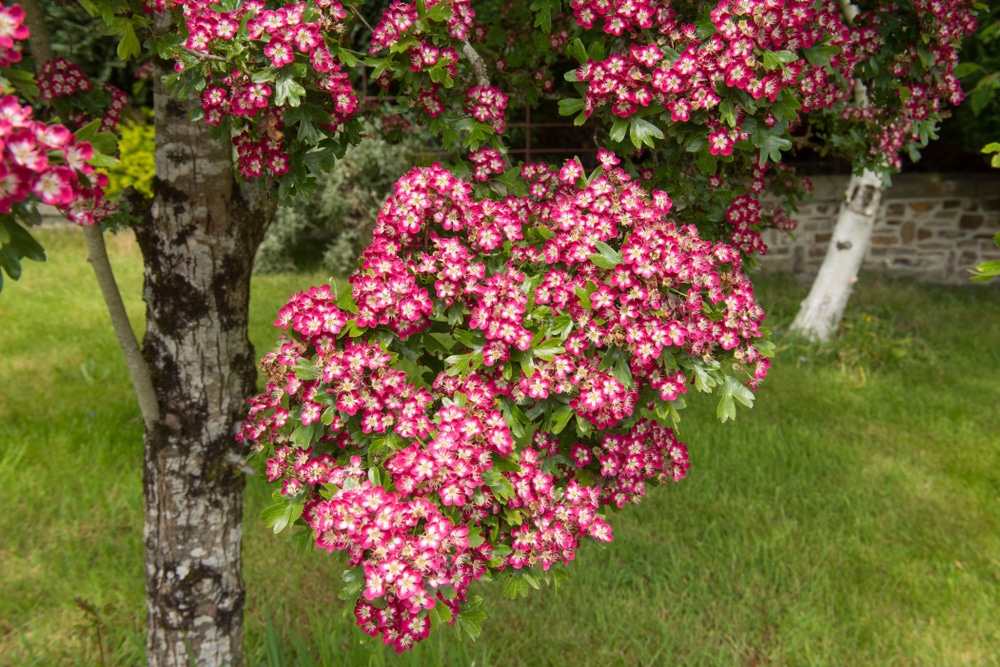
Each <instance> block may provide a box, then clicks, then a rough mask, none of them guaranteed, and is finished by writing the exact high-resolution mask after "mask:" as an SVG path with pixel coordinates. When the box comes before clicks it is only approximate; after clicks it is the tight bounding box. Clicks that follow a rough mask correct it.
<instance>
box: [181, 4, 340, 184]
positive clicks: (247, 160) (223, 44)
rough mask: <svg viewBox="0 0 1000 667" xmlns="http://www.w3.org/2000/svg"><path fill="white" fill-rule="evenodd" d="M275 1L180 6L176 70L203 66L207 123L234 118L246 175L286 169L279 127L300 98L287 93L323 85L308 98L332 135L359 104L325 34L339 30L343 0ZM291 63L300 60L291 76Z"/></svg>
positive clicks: (286, 156) (286, 157) (235, 137)
mask: <svg viewBox="0 0 1000 667" xmlns="http://www.w3.org/2000/svg"><path fill="white" fill-rule="evenodd" d="M272 4H274V3H270V2H266V1H265V0H246V1H245V2H242V3H240V4H239V5H238V8H236V9H233V10H230V11H223V10H221V8H220V7H219V6H218V5H217V4H216V3H214V2H211V1H210V0H197V1H196V2H187V3H184V5H183V9H184V21H185V26H186V28H187V38H186V40H185V41H184V47H185V49H186V50H187V51H186V52H185V53H181V54H179V57H180V61H179V64H178V69H179V71H181V72H183V71H184V69H185V68H191V67H196V66H201V67H204V68H205V70H206V71H205V80H206V82H207V85H206V86H205V88H204V91H203V92H202V94H201V103H202V109H203V111H204V119H205V121H206V122H208V123H210V124H212V125H219V124H221V123H222V121H223V120H225V119H229V120H230V121H231V122H232V123H233V128H234V132H233V142H234V145H236V147H237V152H238V157H239V160H238V165H237V166H238V169H239V171H240V173H241V175H243V176H244V177H245V178H255V177H258V176H261V175H263V174H267V173H270V174H274V175H281V174H284V173H286V172H287V171H288V165H289V148H288V146H289V144H288V143H287V140H286V139H285V138H284V134H283V133H282V132H281V131H280V130H279V129H278V128H279V127H280V126H281V125H282V119H283V115H284V112H285V110H286V109H288V108H289V107H290V106H299V104H300V101H299V97H296V98H295V99H294V100H290V99H289V95H290V94H292V95H296V96H305V95H307V94H308V92H307V91H309V90H317V91H320V92H321V93H322V96H317V98H316V99H315V100H313V99H312V98H310V100H311V104H312V106H313V107H314V108H316V109H317V110H318V109H322V110H323V111H324V112H326V115H327V118H326V122H323V123H319V125H320V126H321V127H322V129H323V130H324V131H326V132H327V133H329V134H331V135H332V134H333V133H335V132H336V131H337V130H338V129H339V128H340V126H341V125H343V124H344V123H345V122H347V121H348V120H349V119H350V118H352V117H353V116H354V114H355V112H356V111H357V109H358V103H359V102H358V97H357V94H356V93H355V91H354V89H353V87H352V86H351V82H350V79H349V77H348V74H347V72H346V71H345V70H344V68H343V66H342V65H341V62H340V61H339V60H338V59H337V58H336V57H335V56H334V52H332V51H331V45H330V44H329V42H328V37H327V36H328V35H336V34H337V33H338V32H339V31H340V30H341V29H342V27H343V23H344V20H345V19H346V18H347V13H346V11H345V10H344V7H343V5H341V4H340V3H339V2H336V0H317V1H316V2H314V3H311V6H310V7H309V8H308V9H307V7H306V4H305V3H301V2H299V3H287V4H280V5H276V6H275V8H270V6H271V5H272ZM237 37H242V38H245V41H243V42H241V43H242V44H243V45H244V46H243V48H241V49H239V50H238V51H236V52H231V42H232V41H233V40H234V39H236V38H237ZM230 59H238V62H230ZM220 63H221V64H220ZM296 63H299V64H301V65H305V67H304V68H302V70H301V72H299V73H296V74H294V75H293V74H292V72H291V69H292V68H293V67H294V66H295V64H296ZM269 68H270V69H269ZM292 76H294V78H295V81H294V83H291V82H290V81H291V77H292ZM323 96H325V97H323ZM265 110H266V112H265Z"/></svg>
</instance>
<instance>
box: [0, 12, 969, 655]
mask: <svg viewBox="0 0 1000 667" xmlns="http://www.w3.org/2000/svg"><path fill="white" fill-rule="evenodd" d="M24 4H25V6H26V7H27V6H30V5H32V4H33V3H28V2H26V3H24ZM82 4H84V6H86V7H88V8H89V9H90V10H91V11H92V12H93V13H94V14H95V15H100V16H101V18H102V19H103V20H104V21H105V23H106V24H107V25H108V26H109V27H110V29H111V30H112V31H114V32H117V33H119V34H120V35H121V43H120V46H119V54H120V55H122V56H123V57H131V56H137V55H139V54H140V51H141V48H140V40H139V36H143V37H144V38H147V41H146V43H147V44H148V45H149V46H150V48H152V49H154V50H155V53H156V55H157V59H156V61H155V62H156V65H155V67H156V70H157V77H156V85H157V89H156V122H157V160H156V164H157V179H156V181H155V183H154V191H155V197H154V199H153V203H152V205H151V206H149V205H142V204H141V203H139V202H132V203H131V206H132V209H131V214H132V215H133V216H135V217H136V218H138V220H139V222H138V223H137V224H136V227H135V228H136V234H137V238H138V240H139V244H140V247H141V248H142V251H143V256H144V260H145V262H146V299H147V309H148V310H147V331H146V336H145V341H144V348H145V351H144V357H145V362H140V363H141V364H143V363H144V364H146V365H148V366H149V367H151V368H152V370H153V371H154V372H153V373H152V374H151V376H152V377H153V380H142V378H141V377H139V378H138V379H136V380H135V381H136V384H137V388H138V387H139V385H142V384H147V385H149V387H150V389H151V394H152V396H153V401H152V406H150V407H148V408H146V407H144V410H143V412H144V417H145V418H146V423H147V431H146V478H145V479H146V482H145V487H146V500H147V518H146V533H145V534H146V545H147V589H148V595H149V612H150V613H149V635H148V639H147V646H148V649H149V660H150V662H151V664H179V663H181V662H187V661H188V659H189V656H193V657H194V659H195V661H196V662H197V663H198V664H224V663H227V662H228V663H237V662H239V661H240V656H241V646H240V644H241V642H242V630H241V628H242V626H241V624H240V616H241V612H242V599H243V593H242V583H241V581H240V579H239V550H238V543H239V525H240V523H239V522H240V515H239V499H240V491H241V490H242V478H241V477H240V476H239V474H238V466H239V463H240V458H241V456H243V455H244V454H245V453H246V452H247V451H249V450H252V451H254V452H257V453H259V454H260V455H261V458H262V459H263V460H264V461H265V463H264V466H265V467H266V471H267V475H268V478H269V479H270V480H271V481H272V482H275V483H280V488H279V489H278V490H277V491H276V493H275V499H276V501H277V502H276V504H275V505H274V506H272V507H270V508H268V510H267V511H266V512H265V518H266V521H267V522H268V524H269V525H271V526H272V527H273V528H274V529H275V531H276V532H277V531H280V530H282V529H284V528H286V527H288V526H290V525H293V524H294V525H297V526H300V528H299V529H298V532H297V533H296V536H297V537H298V538H299V540H300V541H301V542H302V543H303V544H304V545H308V544H310V543H314V544H316V545H317V546H319V547H320V548H323V549H326V550H328V551H331V552H338V551H340V552H344V553H345V554H346V557H347V560H348V562H349V564H350V569H349V570H348V571H347V572H346V573H345V577H344V578H345V583H346V586H345V589H344V592H343V594H342V598H343V599H344V600H345V601H346V602H348V603H349V604H351V605H353V608H354V610H355V613H356V615H357V618H358V622H359V624H360V625H361V626H362V629H363V630H364V631H365V632H367V633H369V634H371V635H375V636H380V637H381V638H382V640H383V641H385V642H386V643H388V644H392V645H393V646H394V647H396V649H397V650H400V651H402V650H405V649H406V648H408V647H410V646H412V645H413V644H414V643H416V642H418V641H420V640H421V639H423V638H424V637H426V636H427V635H428V633H429V632H430V629H431V627H432V626H433V625H448V624H451V625H454V626H455V627H456V629H458V630H459V631H461V632H465V633H466V634H468V635H470V636H472V637H475V636H476V635H477V634H478V633H479V631H480V625H479V624H480V622H481V621H482V619H483V618H484V613H483V612H482V611H481V610H480V609H478V608H477V607H478V605H479V601H478V599H477V598H476V597H475V596H473V595H471V594H470V591H469V587H470V584H471V583H472V582H473V581H476V580H483V579H487V580H494V581H497V582H499V583H501V584H502V585H503V587H504V591H505V593H506V594H508V595H511V596H515V597H516V596H518V595H522V594H524V593H526V592H527V591H528V590H529V588H532V587H536V588H537V587H538V585H539V579H540V578H545V577H549V576H561V574H562V573H563V570H562V568H563V566H564V565H565V564H567V563H568V562H569V561H570V560H572V559H573V558H574V557H575V553H576V550H577V548H578V547H579V545H580V544H581V542H584V541H586V540H597V541H599V542H608V541H610V540H611V536H612V530H611V527H610V525H609V523H608V521H607V517H606V515H605V514H604V510H605V509H606V508H609V507H610V508H620V507H622V506H624V505H625V504H627V503H632V502H635V501H637V500H639V499H640V498H641V497H642V496H643V494H644V493H645V492H646V489H647V488H648V487H649V486H652V485H656V484H659V483H666V482H669V481H676V480H679V479H681V478H682V477H683V476H684V475H685V473H686V471H687V469H688V465H689V463H688V458H687V454H686V449H685V447H684V445H683V444H682V443H681V442H680V441H678V440H677V438H676V436H675V434H674V431H673V427H674V425H675V422H676V421H677V419H678V418H679V412H678V411H679V410H681V409H683V407H684V402H685V398H686V396H688V395H690V394H691V393H697V392H703V393H707V394H714V396H715V397H716V399H717V400H718V411H717V412H718V416H719V417H720V418H721V419H722V420H723V421H726V420H728V419H731V418H734V417H735V404H736V403H737V402H739V403H742V404H744V405H746V406H748V407H749V406H750V405H752V403H753V400H754V390H755V389H756V388H757V386H758V384H759V383H760V381H761V380H762V379H763V378H764V376H765V374H766V372H767V369H768V360H767V355H768V354H769V351H770V345H769V344H768V342H767V332H766V330H765V329H764V328H763V326H762V322H763V319H764V314H763V312H762V310H761V308H760V306H759V305H758V304H757V302H756V300H755V297H754V293H753V288H752V285H751V284H750V283H749V281H748V280H747V278H746V275H745V269H746V268H747V267H748V266H752V265H753V264H754V256H755V255H756V254H758V253H762V252H765V251H766V248H765V247H764V245H763V243H762V242H761V239H760V230H761V229H762V228H763V227H765V226H768V225H774V226H778V227H781V228H786V229H787V228H790V227H791V226H792V223H791V220H790V217H789V210H790V209H791V207H793V206H794V203H795V201H796V200H797V199H798V198H799V197H801V196H802V194H803V190H804V189H803V186H802V184H800V183H799V182H798V181H797V180H796V179H795V178H794V175H793V174H791V173H790V171H789V170H788V169H787V168H784V167H783V166H782V165H781V159H782V155H783V153H784V152H785V151H788V150H790V149H791V148H792V147H793V142H794V141H795V140H797V138H799V137H801V136H803V135H804V134H806V133H807V132H808V133H811V135H812V136H818V137H820V138H822V139H823V140H825V141H826V142H827V143H829V144H830V145H831V146H832V147H833V148H836V149H838V150H844V151H847V152H849V153H851V154H853V155H854V156H855V157H856V159H857V164H858V166H859V168H860V167H864V166H870V167H880V168H889V167H892V166H893V165H894V163H895V156H896V154H897V153H898V152H899V150H901V149H903V148H906V147H908V146H910V145H911V144H912V143H914V142H915V143H917V144H919V143H920V142H921V141H922V140H925V139H926V138H927V137H928V136H930V133H931V131H932V130H933V127H934V123H935V119H936V113H937V111H938V105H939V99H940V98H941V97H942V96H944V97H949V96H952V97H954V95H955V94H957V93H955V90H956V89H955V88H954V87H953V85H954V78H953V76H952V71H951V68H952V66H953V64H954V62H955V48H956V47H957V38H958V37H959V36H960V34H961V32H962V31H965V30H968V29H971V27H972V26H973V24H974V22H973V19H972V8H971V6H970V5H969V4H967V3H963V2H957V1H951V2H945V1H944V0H932V1H931V0H914V1H913V2H895V3H880V2H865V3H859V5H860V6H861V9H862V10H863V11H862V12H861V13H860V14H858V15H857V16H856V17H854V18H853V25H849V19H848V17H847V16H846V15H845V14H844V13H843V8H842V7H841V5H840V4H839V3H835V2H829V1H821V0H720V1H719V2H709V1H686V2H680V1H677V2H664V1H660V2H652V1H650V0H615V1H613V0H572V2H567V3H564V2H562V0H536V1H535V2H532V3H530V4H529V3H505V2H500V1H498V0H496V1H483V2H476V3H472V2H471V1H470V0H438V1H434V0H416V1H414V2H404V1H402V0H395V1H394V2H392V3H391V4H390V5H389V6H388V7H387V8H385V9H384V11H382V12H381V17H380V19H379V20H377V21H374V22H373V23H374V25H372V24H371V23H368V22H367V21H366V20H365V18H364V17H365V12H364V9H365V8H364V7H363V6H362V5H363V3H360V2H337V1H335V0H310V1H308V2H299V3H290V4H286V3H284V2H280V1H275V0H223V1H222V2H219V3H213V2H209V1H208V0H200V1H194V2H185V3H176V2H172V1H171V0H155V1H154V0H147V1H146V2H142V3H139V2H133V3H118V2H115V3H111V2H100V1H97V0H88V1H87V2H84V3H82ZM5 12H6V14H5V17H7V19H6V23H3V22H0V27H2V26H9V28H8V29H7V31H6V32H4V33H3V34H7V35H9V41H10V44H11V46H9V47H7V48H9V49H14V50H16V48H17V47H16V42H17V40H20V39H24V37H25V36H26V35H24V31H23V30H22V29H21V26H22V22H21V20H20V14H19V12H18V10H16V9H14V7H13V6H11V7H10V8H7V9H6V10H5ZM943 28H948V30H949V31H943ZM359 31H360V32H361V33H364V34H367V35H368V37H367V38H366V41H367V46H366V47H365V49H364V51H366V52H363V51H361V50H357V47H356V43H355V42H352V41H351V39H350V36H351V35H355V34H357V33H358V32H359ZM942 35H944V36H943V37H942ZM0 46H3V44H2V43H0ZM37 57H38V56H36V58H37ZM66 67H67V66H64V65H61V64H53V65H51V66H49V68H48V69H47V70H45V71H46V72H49V74H47V75H45V76H54V73H55V72H63V71H65V69H66ZM361 67H365V68H368V70H369V72H370V76H371V78H372V79H374V80H375V81H376V82H377V83H378V84H379V85H380V86H382V87H383V88H384V89H385V90H386V91H388V92H390V93H393V94H395V95H397V96H399V97H400V98H402V99H404V100H408V101H410V102H411V103H412V105H413V106H414V108H415V109H416V111H417V113H418V114H419V115H420V116H421V118H422V119H423V121H424V122H425V123H426V124H427V126H428V127H429V129H430V130H431V131H433V132H435V133H436V134H437V135H438V136H439V137H440V138H441V140H442V142H443V143H444V145H445V146H446V148H447V149H448V150H449V151H451V153H452V161H451V162H450V163H449V164H435V165H432V166H430V167H424V168H419V169H415V170H413V171H411V172H410V173H408V174H405V175H402V177H401V178H400V180H399V181H398V182H397V184H396V187H395V192H394V194H393V195H392V196H391V197H389V199H388V200H387V201H386V203H385V205H384V206H383V208H382V211H381V213H380V215H379V220H378V223H377V226H376V229H375V232H374V237H373V240H372V243H371V244H370V246H369V247H368V248H367V249H366V250H365V252H364V255H363V257H362V258H361V261H360V264H359V267H358V269H357V271H356V272H355V273H354V274H353V275H352V277H351V280H350V283H351V289H350V290H349V291H345V292H344V293H340V294H338V293H337V292H336V291H335V290H334V289H333V288H331V287H329V286H321V287H313V288H310V289H308V290H305V291H303V292H302V293H300V294H297V295H295V296H293V297H292V298H291V300H290V301H289V303H288V304H287V305H286V306H285V307H284V308H283V309H282V310H281V311H280V313H279V314H278V320H277V322H276V324H277V326H278V327H280V328H281V329H283V330H284V332H285V333H284V334H283V336H282V339H281V340H280V341H279V343H278V346H277V347H276V348H275V350H274V351H272V352H271V353H269V354H267V355H266V356H265V357H264V361H263V370H264V372H265V375H266V378H267V386H266V389H265V392H264V393H263V394H261V395H260V396H257V397H256V398H254V399H253V400H252V401H251V407H250V409H249V414H247V412H246V410H245V409H244V410H243V411H242V414H240V407H239V403H240V401H242V399H243V398H244V397H246V396H248V395H250V394H251V393H252V390H253V380H254V374H253V368H252V365H251V363H252V357H251V354H250V351H249V347H248V344H247V343H246V333H245V329H246V295H247V291H248V289H249V273H250V267H251V265H252V256H253V252H254V250H255V249H256V247H257V246H258V245H259V243H260V240H261V237H262V234H263V230H264V228H265V226H266V224H267V221H268V220H269V219H270V216H271V215H272V214H273V211H274V205H275V202H276V200H278V199H289V198H293V197H297V196H302V195H304V194H307V193H309V192H310V190H311V188H312V187H313V186H314V182H315V178H316V176H317V175H319V174H321V173H322V172H323V171H324V170H326V169H328V168H330V167H331V166H332V165H333V164H334V162H335V160H336V157H337V156H338V155H340V154H342V152H343V151H344V150H345V149H346V147H347V146H348V145H349V144H351V143H355V142H358V141H360V140H362V139H363V136H362V124H361V120H360V118H361V116H362V114H364V113H369V112H370V113H378V110H377V109H375V110H370V109H367V108H363V107H362V104H361V102H362V100H361V99H360V97H359V95H358V92H357V83H356V75H357V73H358V72H359V69H360V68H361ZM45 76H43V80H45ZM18 77H20V78H18ZM8 78H9V80H10V81H11V82H12V85H13V84H20V85H19V88H20V89H21V90H22V91H23V90H27V88H26V86H25V85H24V84H25V83H26V82H27V79H26V78H25V75H24V74H23V73H18V74H14V73H13V72H11V73H10V76H9V77H8ZM557 81H558V82H559V83H558V84H557V83H556V82H557ZM858 86H864V88H865V89H867V91H868V95H867V101H866V102H865V101H862V100H860V99H859V98H858V97H857V96H856V95H855V94H854V91H855V89H856V88H857V87H858ZM542 99H554V100H556V99H557V100H558V104H559V107H560V110H561V111H562V112H563V113H564V114H565V115H567V116H572V117H574V122H575V123H577V124H579V125H584V124H588V125H590V126H591V127H593V129H594V132H595V137H596V138H597V140H598V141H599V142H600V144H601V145H602V146H603V148H602V150H601V151H600V153H599V154H598V161H597V163H595V164H588V165H587V166H586V167H585V165H584V163H583V162H582V161H581V160H579V159H577V158H573V159H570V160H568V161H566V162H565V163H562V164H556V165H549V164H539V163H535V164H521V165H517V164H514V163H513V162H512V161H511V159H510V157H509V153H508V151H507V148H506V144H505V137H506V133H507V127H508V123H507V120H508V114H509V113H511V112H512V111H513V110H516V109H518V108H523V107H526V106H531V105H534V104H537V103H538V102H539V101H540V100H542ZM12 104H18V105H19V104H20V103H19V102H16V100H15V101H14V102H12ZM18 108H20V107H18ZM85 127H89V126H85ZM85 131H86V130H85V128H84V129H81V130H80V132H78V133H77V135H76V136H75V137H72V136H70V135H71V133H69V132H68V131H67V133H66V138H65V142H64V144H62V145H65V146H70V145H71V142H74V141H76V142H78V143H79V142H80V141H81V133H83V137H84V138H86V137H87V136H88V135H86V133H85ZM37 134H38V133H37V132H36V133H35V135H34V136H37ZM95 136H96V134H95ZM4 137H5V139H6V137H7V134H6V130H5V134H4ZM6 145H7V146H9V145H10V143H9V142H8V143H7V144H6ZM62 145H61V146H62ZM39 150H41V152H44V153H46V154H47V155H50V154H51V153H52V151H53V150H55V148H53V147H52V145H51V144H44V145H43V146H42V148H41V149H39ZM79 150H85V149H84V148H82V147H81V148H80V149H79ZM24 155H27V153H25V152H16V151H8V152H6V153H5V154H4V160H5V161H4V165H5V168H7V167H8V165H13V166H12V167H10V168H9V171H8V173H15V172H16V173H21V172H20V171H18V170H19V169H22V170H23V169H25V168H28V169H30V167H26V165H25V162H24V158H23V156H24ZM91 166H92V165H91ZM66 168H67V169H68V171H65V172H59V173H60V174H63V178H62V179H61V180H60V182H65V181H68V180H69V179H71V175H72V177H75V178H76V179H84V178H86V177H87V176H88V174H87V169H88V165H87V160H86V158H84V159H83V160H82V161H78V162H76V163H70V162H67V165H66ZM80 182H81V183H84V184H89V183H90V181H89V180H80ZM97 185H100V184H99V183H97ZM88 187H89V185H88ZM32 188H34V186H32ZM70 189H72V188H70ZM91 189H92V188H91ZM78 190H79V195H77V194H75V193H76V191H73V192H74V196H73V197H72V202H78V201H89V200H86V199H85V197H84V195H85V194H87V193H86V191H85V190H86V189H85V188H84V187H83V186H81V187H80V188H78ZM8 191H10V188H9V187H8ZM48 191H49V190H48V189H47V187H43V188H41V189H40V190H35V189H29V190H25V191H24V195H23V197H21V199H20V200H18V201H29V200H31V199H32V198H41V196H42V195H41V194H40V193H41V192H48ZM765 194H770V195H773V197H772V198H771V199H769V200H765V199H764V198H763V196H764V195H765ZM67 196H68V195H67ZM87 196H90V195H89V194H87ZM72 202H71V203H70V204H68V205H69V206H72ZM93 208H94V207H93V206H90V207H89V208H85V210H92V209H93ZM9 210H10V211H11V213H12V215H16V214H18V211H19V210H20V209H16V208H15V207H13V206H12V207H11V208H10V209H9ZM21 219H22V220H24V219H25V216H21ZM4 221H5V222H4V224H5V225H7V224H8V223H10V225H13V227H11V228H17V229H18V230H19V231H18V232H17V233H18V234H22V233H27V232H26V231H25V230H24V229H23V227H21V226H20V225H19V224H18V223H17V222H16V220H15V219H14V217H8V218H5V219H4ZM83 222H87V220H83ZM5 238H6V237H5ZM11 238H13V235H11ZM0 240H2V241H3V242H4V243H5V244H7V240H5V239H0ZM21 245H23V243H22V244H21ZM4 247H5V248H7V247H8V246H7V245H5V246H4ZM9 247H15V246H13V245H11V246H9ZM18 247H20V246H18ZM26 256H27V255H26ZM137 377H138V376H137ZM692 389H693V390H694V391H693V392H692V391H691V390H692ZM238 416H239V417H242V419H241V421H242V427H241V428H240V429H239V433H238V435H237V438H236V440H237V441H238V442H239V443H240V444H237V443H236V442H234V439H233V437H232V433H233V430H232V425H233V422H234V420H236V419H237V418H238Z"/></svg>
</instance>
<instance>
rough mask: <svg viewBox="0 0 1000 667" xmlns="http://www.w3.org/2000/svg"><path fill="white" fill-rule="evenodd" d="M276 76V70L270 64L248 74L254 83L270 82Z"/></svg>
mask: <svg viewBox="0 0 1000 667" xmlns="http://www.w3.org/2000/svg"><path fill="white" fill-rule="evenodd" d="M277 78H278V70H277V69H275V68H274V67H272V66H270V65H269V66H267V67H265V68H264V69H261V70H257V71H256V72H254V73H253V74H251V75H250V80H251V81H252V82H254V83H270V82H272V81H274V80H275V79H277Z"/></svg>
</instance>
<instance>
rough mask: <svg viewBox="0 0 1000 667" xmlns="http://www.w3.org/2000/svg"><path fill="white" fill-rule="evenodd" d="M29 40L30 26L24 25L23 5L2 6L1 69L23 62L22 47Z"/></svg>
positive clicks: (0, 7)
mask: <svg viewBox="0 0 1000 667" xmlns="http://www.w3.org/2000/svg"><path fill="white" fill-rule="evenodd" d="M25 39H28V26H26V25H24V10H23V9H21V5H8V6H6V7H4V6H3V5H0V67H10V66H11V65H13V64H14V63H17V62H21V45H20V44H18V42H20V41H23V40H25Z"/></svg>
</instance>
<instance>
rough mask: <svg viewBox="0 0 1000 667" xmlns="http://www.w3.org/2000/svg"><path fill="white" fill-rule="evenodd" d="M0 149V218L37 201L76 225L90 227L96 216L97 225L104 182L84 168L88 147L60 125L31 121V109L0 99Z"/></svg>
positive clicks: (89, 152) (10, 98) (89, 153)
mask: <svg viewBox="0 0 1000 667" xmlns="http://www.w3.org/2000/svg"><path fill="white" fill-rule="evenodd" d="M0 146H2V147H3V150H2V154H0V213H9V212H10V211H11V207H12V206H13V205H14V204H16V203H18V202H22V201H24V200H25V199H27V198H28V197H29V196H35V197H38V198H39V199H40V200H41V201H42V202H44V203H46V204H49V205H51V206H55V207H56V208H58V209H59V210H61V211H62V212H63V213H65V214H66V216H67V217H68V218H69V219H70V220H71V221H73V222H75V223H77V224H81V225H91V224H93V223H94V222H95V213H96V214H97V215H96V217H97V219H100V216H101V211H102V210H103V209H102V207H101V201H102V199H103V190H102V188H103V187H104V186H105V185H107V177H106V176H104V175H103V174H96V173H94V169H93V167H91V166H90V165H89V164H87V161H88V160H89V159H90V158H91V157H93V154H94V151H93V148H92V147H91V145H90V144H89V143H87V142H77V141H76V140H75V138H74V136H73V133H72V132H70V131H69V130H68V129H66V127H65V126H63V125H59V124H51V125H46V124H45V123H42V122H39V121H37V120H35V119H34V118H32V110H31V107H24V106H21V104H20V102H18V100H17V98H16V97H14V96H13V95H8V96H6V97H4V98H2V99H0ZM81 175H84V176H85V178H86V179H87V180H86V181H84V180H82V179H81Z"/></svg>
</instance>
